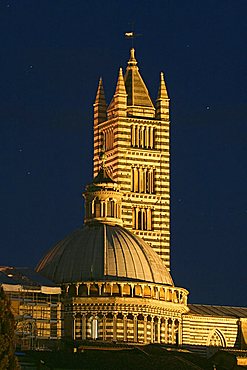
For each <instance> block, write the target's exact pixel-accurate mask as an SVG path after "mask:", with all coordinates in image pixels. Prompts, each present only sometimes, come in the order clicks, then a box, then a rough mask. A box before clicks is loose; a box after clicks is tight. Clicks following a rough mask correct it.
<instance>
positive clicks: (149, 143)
mask: <svg viewBox="0 0 247 370" xmlns="http://www.w3.org/2000/svg"><path fill="white" fill-rule="evenodd" d="M154 143H155V128H154V127H152V126H148V125H141V126H139V125H132V126H131V146H132V147H133V148H141V149H153V148H154V146H155V145H154Z"/></svg>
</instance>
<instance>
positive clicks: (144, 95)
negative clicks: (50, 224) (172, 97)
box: [94, 49, 170, 269]
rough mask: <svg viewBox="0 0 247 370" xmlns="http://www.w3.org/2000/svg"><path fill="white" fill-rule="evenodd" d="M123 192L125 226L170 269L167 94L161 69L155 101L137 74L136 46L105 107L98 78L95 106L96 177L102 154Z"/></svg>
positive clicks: (101, 84)
mask: <svg viewBox="0 0 247 370" xmlns="http://www.w3.org/2000/svg"><path fill="white" fill-rule="evenodd" d="M103 154H104V156H105V165H106V167H107V170H108V172H109V174H110V176H111V177H112V178H113V180H114V181H115V182H117V183H118V185H119V187H120V190H121V192H122V193H123V200H122V220H123V226H124V227H126V228H127V229H129V230H131V231H132V232H133V233H135V234H136V235H139V236H140V237H141V238H143V239H144V240H145V241H146V242H147V243H149V244H150V245H151V246H152V247H153V249H154V250H155V251H156V252H157V253H158V254H159V256H160V257H161V258H162V260H163V261H164V262H165V264H166V266H167V267H168V269H169V267H170V153H169V98H168V94H167V90H166V86H165V81H164V75H163V73H161V76H160V86H159V91H158V97H157V100H156V104H155V105H154V104H153V102H152V100H151V98H150V95H149V92H148V89H147V87H146V85H145V83H144V81H143V79H142V77H141V75H140V72H139V69H138V67H137V61H136V59H135V55H134V49H131V54H130V59H129V62H128V66H127V69H126V73H125V76H123V73H122V69H120V71H119V75H118V81H117V86H116V90H115V93H114V96H113V98H112V101H111V103H110V104H109V106H108V107H107V105H106V101H105V96H104V90H103V83H102V80H100V82H99V86H98V91H97V95H96V99H95V104H94V176H96V175H97V174H98V171H99V169H100V163H101V157H102V155H103Z"/></svg>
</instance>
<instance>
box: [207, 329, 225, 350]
mask: <svg viewBox="0 0 247 370" xmlns="http://www.w3.org/2000/svg"><path fill="white" fill-rule="evenodd" d="M207 345H208V346H215V347H225V346H226V341H225V338H224V336H223V334H222V333H221V332H220V330H218V329H215V330H213V332H211V333H210V334H209V338H208V341H207Z"/></svg>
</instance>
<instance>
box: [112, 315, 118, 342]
mask: <svg viewBox="0 0 247 370" xmlns="http://www.w3.org/2000/svg"><path fill="white" fill-rule="evenodd" d="M112 338H113V340H117V313H114V314H113V335H112Z"/></svg>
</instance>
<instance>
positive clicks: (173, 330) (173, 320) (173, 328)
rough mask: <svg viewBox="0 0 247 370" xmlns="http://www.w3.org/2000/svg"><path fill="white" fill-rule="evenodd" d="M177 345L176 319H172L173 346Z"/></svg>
mask: <svg viewBox="0 0 247 370" xmlns="http://www.w3.org/2000/svg"><path fill="white" fill-rule="evenodd" d="M174 343H175V319H172V344H174Z"/></svg>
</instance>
